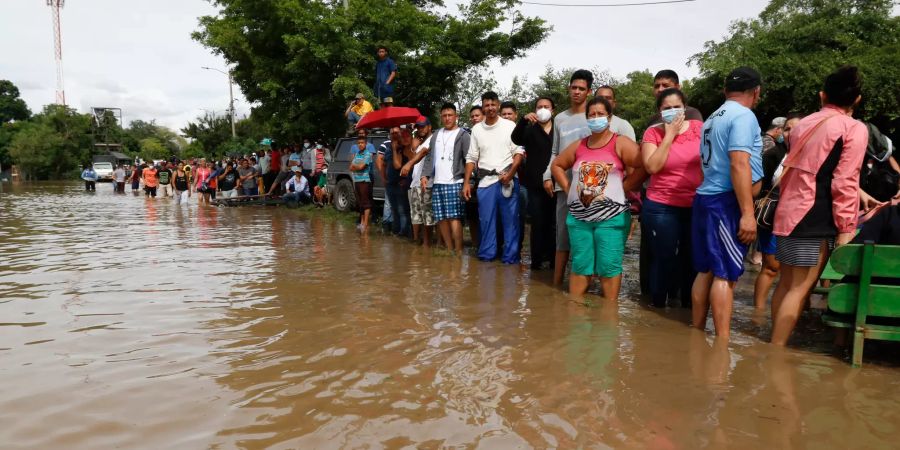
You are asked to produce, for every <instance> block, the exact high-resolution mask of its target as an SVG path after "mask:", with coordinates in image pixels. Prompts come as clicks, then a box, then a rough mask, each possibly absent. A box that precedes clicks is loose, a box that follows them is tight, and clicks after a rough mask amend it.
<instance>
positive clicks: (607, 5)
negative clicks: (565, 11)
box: [520, 0, 696, 8]
mask: <svg viewBox="0 0 900 450" xmlns="http://www.w3.org/2000/svg"><path fill="white" fill-rule="evenodd" d="M694 1H696V0H660V1H651V2H640V3H593V4H578V3H544V2H527V1H522V2H520V3H522V4H525V5H535V6H560V7H572V8H616V7H619V6H650V5H666V4H671V3H689V2H694Z"/></svg>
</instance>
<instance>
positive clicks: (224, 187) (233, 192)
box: [217, 159, 247, 199]
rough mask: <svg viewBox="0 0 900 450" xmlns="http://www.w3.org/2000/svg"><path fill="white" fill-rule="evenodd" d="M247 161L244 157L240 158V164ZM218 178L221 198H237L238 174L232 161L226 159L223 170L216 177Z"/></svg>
mask: <svg viewBox="0 0 900 450" xmlns="http://www.w3.org/2000/svg"><path fill="white" fill-rule="evenodd" d="M245 163H247V160H246V159H242V160H241V164H245ZM217 178H218V179H219V180H218V181H219V189H220V190H221V191H222V192H221V195H222V198H226V199H227V198H237V196H238V192H237V189H236V188H237V187H238V174H237V170H235V168H234V163H233V162H231V161H228V162H226V163H225V170H224V171H222V173H220V174H219V176H218V177H217Z"/></svg>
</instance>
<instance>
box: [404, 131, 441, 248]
mask: <svg viewBox="0 0 900 450" xmlns="http://www.w3.org/2000/svg"><path fill="white" fill-rule="evenodd" d="M430 140H431V121H429V120H428V118H427V117H420V118H419V120H418V121H417V122H416V137H415V138H414V139H413V148H415V152H416V154H415V156H414V157H413V158H412V159H410V160H409V162H407V163H406V164H404V165H403V168H401V169H400V174H401V175H406V174H409V173H410V171H411V172H412V173H411V174H410V181H411V184H410V188H409V216H410V223H412V232H413V242H415V243H418V242H419V239H420V238H421V239H422V246H423V247H425V248H428V247H430V246H431V231H432V230H433V229H434V215H433V214H432V211H431V189H432V186H431V183H428V182H427V180H426V183H424V184H422V183H421V182H420V180H421V179H422V167H423V166H424V165H425V157H426V156H428V154H429V153H431V151H430V150H431V149H430V148H429V145H430Z"/></svg>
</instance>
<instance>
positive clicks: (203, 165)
mask: <svg viewBox="0 0 900 450" xmlns="http://www.w3.org/2000/svg"><path fill="white" fill-rule="evenodd" d="M211 173H212V170H210V168H209V164H208V163H207V162H206V158H200V164H199V165H198V166H197V169H195V170H193V171H191V174H193V176H194V180H196V187H195V189H196V190H197V193H198V194H199V195H197V202H198V203H199V204H201V205H203V204H207V205H208V204H209V197H210V195H211V194H210V192H209V185H208V184H207V183H206V179H207V178H209V175H210V174H211Z"/></svg>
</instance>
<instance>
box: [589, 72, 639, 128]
mask: <svg viewBox="0 0 900 450" xmlns="http://www.w3.org/2000/svg"><path fill="white" fill-rule="evenodd" d="M594 97H602V98H605V99H606V101H608V102H609V104H610V105H612V109H613V115H612V119H611V120H610V121H609V129H610V130H612V131H613V132H614V133H616V134H618V135H619V136H625V137H627V138H628V139H631V140H632V141H636V140H637V137H636V136H635V134H634V127H632V126H631V123H629V122H628V121H627V120H625V119H623V118H621V117H619V116H617V115H616V114H615V112H616V111H617V110H618V107H619V104H618V103H616V90H615V89H614V88H613V87H612V86H610V85H608V84H604V85H603V86H600V87H598V88H597V90H596V91H594Z"/></svg>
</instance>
